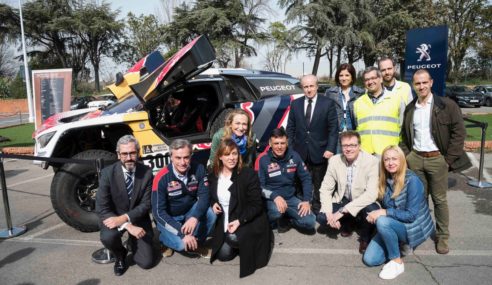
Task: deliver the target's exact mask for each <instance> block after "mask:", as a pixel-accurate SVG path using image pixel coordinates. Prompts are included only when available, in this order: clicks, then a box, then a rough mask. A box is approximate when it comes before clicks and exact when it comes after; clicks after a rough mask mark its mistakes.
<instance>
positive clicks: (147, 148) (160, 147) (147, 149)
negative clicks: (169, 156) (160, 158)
mask: <svg viewBox="0 0 492 285" xmlns="http://www.w3.org/2000/svg"><path fill="white" fill-rule="evenodd" d="M142 150H143V153H144V154H149V153H154V152H158V153H160V152H168V151H169V147H168V146H167V145H165V144H154V145H150V144H148V145H144V146H142Z"/></svg>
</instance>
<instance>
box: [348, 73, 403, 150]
mask: <svg viewBox="0 0 492 285" xmlns="http://www.w3.org/2000/svg"><path fill="white" fill-rule="evenodd" d="M363 78H364V85H365V87H366V93H365V94H364V95H362V96H361V97H359V99H357V100H356V101H355V103H354V109H353V117H354V120H353V121H354V122H355V124H356V131H357V132H358V133H359V134H360V137H361V148H362V149H363V150H364V151H365V152H368V153H371V154H376V155H381V153H382V151H383V149H384V148H385V147H386V146H388V145H398V143H399V141H400V129H401V122H402V121H403V120H402V116H403V112H404V111H405V105H406V104H405V102H404V100H402V99H401V97H400V96H394V94H393V93H392V92H391V91H388V90H385V89H384V88H383V78H382V74H381V71H379V69H377V68H376V67H374V66H370V67H368V68H366V69H365V70H364V73H363Z"/></svg>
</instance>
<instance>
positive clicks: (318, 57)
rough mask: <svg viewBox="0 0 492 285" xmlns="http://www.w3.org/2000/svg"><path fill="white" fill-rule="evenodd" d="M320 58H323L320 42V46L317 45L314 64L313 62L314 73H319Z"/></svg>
mask: <svg viewBox="0 0 492 285" xmlns="http://www.w3.org/2000/svg"><path fill="white" fill-rule="evenodd" d="M320 59H321V46H320V44H319V43H318V46H317V47H316V54H315V56H314V64H313V72H312V74H314V75H316V74H318V68H319V61H320Z"/></svg>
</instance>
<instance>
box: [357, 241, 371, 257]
mask: <svg viewBox="0 0 492 285" xmlns="http://www.w3.org/2000/svg"><path fill="white" fill-rule="evenodd" d="M368 245H369V243H368V242H367V241H363V240H361V241H360V242H359V253H360V254H364V252H366V249H367V246H368Z"/></svg>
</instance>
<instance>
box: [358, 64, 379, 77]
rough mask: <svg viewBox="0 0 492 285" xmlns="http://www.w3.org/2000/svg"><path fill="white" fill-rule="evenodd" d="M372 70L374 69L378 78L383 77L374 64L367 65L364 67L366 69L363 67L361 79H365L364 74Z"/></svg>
mask: <svg viewBox="0 0 492 285" xmlns="http://www.w3.org/2000/svg"><path fill="white" fill-rule="evenodd" d="M373 71H376V74H377V76H378V78H381V77H383V75H382V74H381V70H379V68H377V67H375V66H369V67H366V69H364V72H363V73H362V79H365V75H366V74H368V73H369V72H373Z"/></svg>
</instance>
